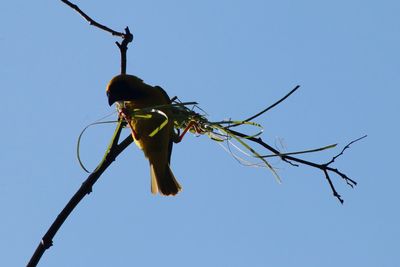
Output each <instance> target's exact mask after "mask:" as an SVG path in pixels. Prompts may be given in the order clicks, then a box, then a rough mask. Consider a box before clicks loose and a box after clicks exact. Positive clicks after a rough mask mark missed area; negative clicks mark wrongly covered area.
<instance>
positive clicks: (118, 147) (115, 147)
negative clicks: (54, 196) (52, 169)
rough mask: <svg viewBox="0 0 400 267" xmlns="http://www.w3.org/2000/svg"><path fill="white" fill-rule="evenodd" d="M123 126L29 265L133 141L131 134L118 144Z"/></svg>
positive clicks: (65, 208) (57, 219)
mask: <svg viewBox="0 0 400 267" xmlns="http://www.w3.org/2000/svg"><path fill="white" fill-rule="evenodd" d="M122 128H123V124H122V123H119V124H118V126H117V129H116V132H115V135H114V140H113V143H112V145H111V146H110V150H109V151H108V153H107V155H106V157H105V159H104V160H103V161H102V162H101V163H100V165H99V166H98V167H97V168H96V170H95V171H94V172H93V173H91V174H90V175H89V177H88V178H87V179H86V181H85V182H83V183H82V185H81V187H80V188H79V190H78V191H77V192H76V193H75V195H74V196H73V197H72V198H71V199H70V201H69V202H68V203H67V205H66V206H65V207H64V209H63V210H62V211H61V212H60V214H59V215H58V216H57V218H56V219H55V221H54V222H53V224H52V225H51V226H50V228H49V229H48V230H47V232H46V234H45V235H44V236H43V238H42V240H41V241H40V243H39V245H38V246H37V248H36V250H35V253H34V254H33V255H32V257H31V259H30V261H29V263H28V264H27V266H28V267H33V266H36V265H37V264H38V262H39V260H40V258H41V257H42V255H43V253H44V252H45V251H46V250H47V249H48V248H50V247H51V246H52V245H53V238H54V236H55V235H56V233H57V231H58V230H59V229H60V227H61V226H62V225H63V223H64V222H65V220H66V219H67V218H68V216H69V215H70V214H71V212H72V211H73V210H74V209H75V207H76V206H77V205H78V204H79V202H80V201H81V200H82V199H83V198H84V197H85V195H87V194H90V193H91V192H92V187H93V185H94V184H95V183H96V181H97V180H98V179H99V178H100V176H101V175H102V174H103V172H104V171H105V170H106V169H107V168H108V167H109V166H110V165H111V163H113V161H114V160H115V159H116V158H117V156H118V155H119V154H121V152H122V151H124V150H125V148H127V147H128V146H129V145H130V144H131V143H132V141H133V139H132V136H131V135H129V136H128V137H126V138H125V140H123V141H122V142H121V143H120V144H118V139H119V137H120V134H121V130H122Z"/></svg>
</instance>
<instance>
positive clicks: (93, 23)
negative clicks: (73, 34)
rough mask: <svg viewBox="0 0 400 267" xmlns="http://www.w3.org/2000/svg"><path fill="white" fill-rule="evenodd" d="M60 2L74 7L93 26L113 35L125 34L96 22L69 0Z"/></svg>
mask: <svg viewBox="0 0 400 267" xmlns="http://www.w3.org/2000/svg"><path fill="white" fill-rule="evenodd" d="M61 2H63V3H64V4H66V5H68V6H69V7H71V8H72V9H74V10H75V11H76V12H78V13H79V15H81V16H82V17H83V18H84V19H85V20H87V21H88V22H89V24H90V25H93V26H95V27H97V28H99V29H102V30H103V31H106V32H109V33H111V34H112V35H114V36H119V37H122V38H125V34H124V33H122V32H117V31H114V30H113V29H110V28H108V27H107V26H104V25H102V24H100V23H98V22H97V21H95V20H93V19H92V18H91V17H89V16H88V15H87V14H86V13H85V12H83V11H82V10H81V9H80V8H79V7H78V6H77V5H75V4H73V3H71V2H70V1H68V0H61Z"/></svg>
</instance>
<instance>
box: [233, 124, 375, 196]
mask: <svg viewBox="0 0 400 267" xmlns="http://www.w3.org/2000/svg"><path fill="white" fill-rule="evenodd" d="M226 130H227V131H230V132H231V133H232V134H234V135H236V136H239V137H242V138H246V140H249V141H252V142H255V143H257V144H259V145H261V146H263V147H264V148H266V149H268V150H269V151H271V152H272V153H274V154H275V155H277V156H279V157H280V158H281V159H282V160H283V161H285V162H287V163H289V164H291V165H292V166H299V165H298V164H294V163H293V162H297V163H300V164H303V165H307V166H311V167H313V168H317V169H320V170H321V171H323V172H324V175H325V178H326V180H327V181H328V183H329V186H330V188H331V190H332V193H333V195H334V197H336V198H337V199H338V200H339V201H340V203H342V204H343V202H344V201H343V199H342V198H341V196H340V194H338V192H337V191H336V189H335V186H334V184H333V182H332V180H331V177H330V176H329V172H333V173H335V174H336V175H338V176H340V177H341V178H342V179H343V180H345V181H346V184H347V185H349V186H351V187H354V186H355V185H357V182H356V181H354V180H352V179H350V178H349V177H348V176H347V175H346V174H344V173H343V172H341V171H339V170H338V169H336V168H332V167H330V165H331V164H332V163H333V162H334V161H335V160H336V159H337V158H338V157H340V156H341V155H343V153H344V151H345V150H346V149H348V148H349V147H350V145H352V144H353V143H355V142H357V141H360V140H361V139H363V138H365V137H367V136H366V135H364V136H362V137H360V138H358V139H356V140H353V141H351V142H350V143H348V144H347V145H346V146H345V147H344V148H343V149H342V151H341V152H340V153H339V154H337V155H336V156H334V157H333V158H332V159H331V160H330V161H329V162H327V163H324V164H318V163H314V162H312V161H307V160H304V159H301V158H297V157H293V156H289V155H284V154H281V153H280V152H279V151H278V150H276V149H275V148H273V147H271V146H270V145H268V144H267V143H265V142H264V141H263V140H262V139H261V138H260V137H248V136H247V135H246V134H243V133H241V132H237V131H234V130H228V129H226Z"/></svg>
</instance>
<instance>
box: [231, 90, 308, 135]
mask: <svg viewBox="0 0 400 267" xmlns="http://www.w3.org/2000/svg"><path fill="white" fill-rule="evenodd" d="M299 88H300V85H296V87H295V88H293V89H292V90H291V91H290V92H289V93H287V94H286V95H285V96H284V97H282V98H281V99H279V100H278V101H276V102H275V103H274V104H272V105H270V106H269V107H267V108H266V109H264V110H262V111H260V112H259V113H257V114H255V115H253V116H251V117H250V118H247V119H245V120H244V121H242V122H249V121H251V120H253V119H255V118H257V117H258V116H261V115H262V114H264V113H265V112H267V111H268V110H270V109H273V108H274V107H275V106H277V105H279V104H280V103H281V102H282V101H284V100H285V99H286V98H288V97H289V96H290V95H291V94H293V93H294V92H295V91H296V90H297V89H299ZM239 125H241V124H240V123H236V124H232V125H230V126H227V128H232V127H236V126H239Z"/></svg>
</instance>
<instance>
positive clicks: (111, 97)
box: [106, 74, 143, 106]
mask: <svg viewBox="0 0 400 267" xmlns="http://www.w3.org/2000/svg"><path fill="white" fill-rule="evenodd" d="M141 86H143V81H142V80H141V79H139V78H138V77H136V76H133V75H127V74H121V75H118V76H115V77H114V78H112V79H111V81H110V82H109V83H108V85H107V88H106V93H107V98H108V104H109V105H110V106H111V105H112V104H114V103H115V102H118V101H129V100H136V99H138V98H140V97H141V94H142V93H141V90H139V89H138V88H140V87H141Z"/></svg>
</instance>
